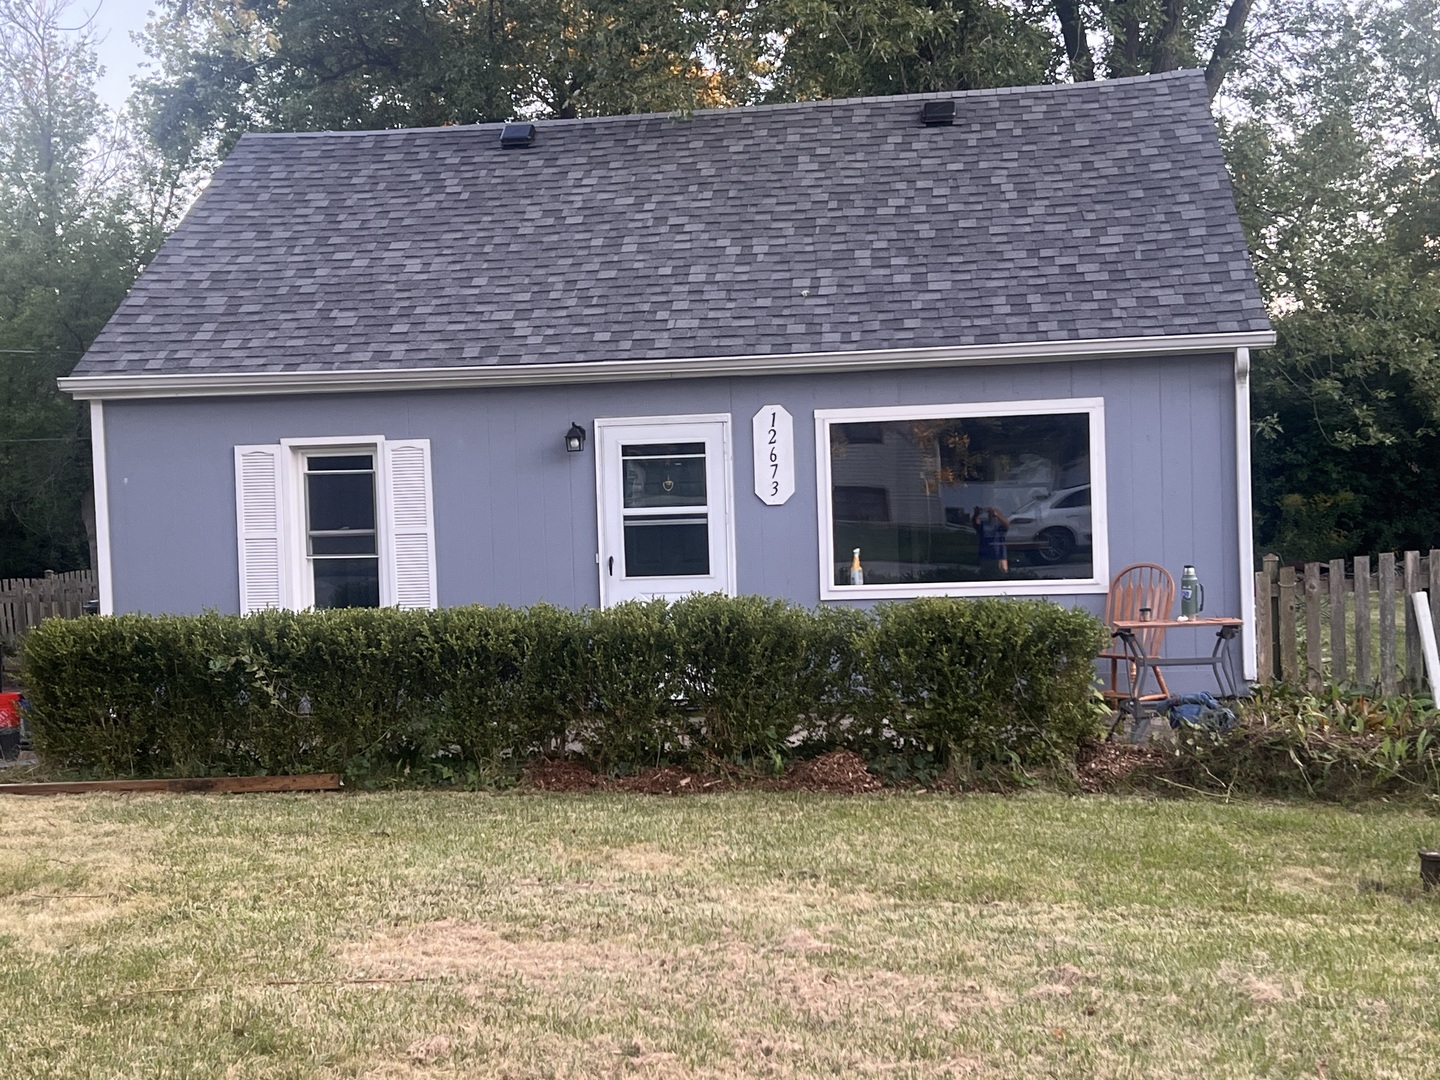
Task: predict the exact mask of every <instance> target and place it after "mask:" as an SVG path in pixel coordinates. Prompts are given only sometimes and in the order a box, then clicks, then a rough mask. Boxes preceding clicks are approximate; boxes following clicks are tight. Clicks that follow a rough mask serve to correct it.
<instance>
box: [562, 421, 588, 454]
mask: <svg viewBox="0 0 1440 1080" xmlns="http://www.w3.org/2000/svg"><path fill="white" fill-rule="evenodd" d="M565 449H566V451H567V452H568V453H571V454H578V453H580V451H581V450H584V449H585V429H584V428H583V427H581V426H580V425H579V424H571V425H570V430H569V431H567V432H565Z"/></svg>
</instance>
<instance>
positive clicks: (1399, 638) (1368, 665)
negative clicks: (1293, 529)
mask: <svg viewBox="0 0 1440 1080" xmlns="http://www.w3.org/2000/svg"><path fill="white" fill-rule="evenodd" d="M1421 591H1423V592H1426V593H1428V594H1429V596H1428V600H1429V607H1430V615H1431V618H1432V619H1433V620H1434V621H1435V625H1436V626H1440V551H1437V550H1433V549H1432V550H1431V551H1430V553H1429V554H1427V555H1422V554H1421V553H1420V552H1418V551H1407V552H1405V553H1404V554H1402V555H1400V556H1399V557H1397V556H1396V555H1395V554H1394V553H1393V552H1386V553H1384V554H1382V555H1380V556H1378V557H1377V558H1375V559H1373V560H1372V559H1371V558H1370V557H1369V556H1366V555H1357V556H1356V557H1355V558H1354V559H1350V560H1347V559H1334V560H1332V561H1331V562H1328V563H1306V564H1304V566H1303V567H1300V568H1297V567H1295V566H1281V565H1280V560H1279V559H1278V558H1277V557H1276V556H1274V555H1267V556H1266V557H1265V559H1264V560H1263V567H1262V569H1260V570H1259V571H1257V572H1256V574H1255V645H1256V653H1257V659H1258V670H1257V674H1258V676H1259V680H1258V681H1260V682H1271V681H1278V682H1284V683H1289V684H1290V685H1292V686H1303V687H1305V688H1306V689H1310V690H1317V689H1319V688H1320V687H1322V686H1324V685H1326V684H1328V683H1334V684H1337V685H1339V686H1343V687H1347V688H1350V689H1358V690H1366V691H1372V692H1374V691H1378V692H1380V693H1382V694H1394V693H1399V692H1419V691H1421V690H1423V689H1424V687H1425V662H1424V654H1423V652H1422V650H1421V646H1420V627H1419V624H1418V623H1417V622H1416V620H1415V609H1414V607H1413V605H1412V603H1411V601H1410V595H1411V594H1412V593H1415V592H1421Z"/></svg>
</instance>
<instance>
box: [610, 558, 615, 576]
mask: <svg viewBox="0 0 1440 1080" xmlns="http://www.w3.org/2000/svg"><path fill="white" fill-rule="evenodd" d="M610 576H611V577H614V576H615V556H614V555H611V556H610Z"/></svg>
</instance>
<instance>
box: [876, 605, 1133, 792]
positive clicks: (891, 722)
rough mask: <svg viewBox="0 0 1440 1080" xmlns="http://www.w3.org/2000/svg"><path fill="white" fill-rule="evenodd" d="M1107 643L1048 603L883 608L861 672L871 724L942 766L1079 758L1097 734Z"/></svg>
mask: <svg viewBox="0 0 1440 1080" xmlns="http://www.w3.org/2000/svg"><path fill="white" fill-rule="evenodd" d="M1105 641H1106V636H1105V632H1104V629H1103V627H1102V626H1101V625H1100V623H1099V622H1098V621H1097V620H1096V619H1095V618H1093V617H1092V616H1090V615H1088V614H1086V613H1084V612H1081V611H1073V610H1067V609H1065V608H1061V607H1058V606H1056V605H1054V604H1050V603H1045V602H1043V601H1027V600H1002V599H988V598H987V599H980V600H955V599H951V598H948V597H927V598H924V599H920V600H911V601H906V602H905V603H898V604H883V605H881V606H880V607H879V608H878V609H877V610H876V626H875V631H874V635H873V637H872V639H871V642H870V647H869V649H868V650H867V663H866V666H865V682H866V684H867V686H868V687H869V691H870V695H871V697H870V700H869V702H868V703H867V704H868V707H869V710H870V714H871V717H872V723H873V722H876V721H878V723H877V724H875V727H878V728H879V729H880V731H881V732H882V733H885V734H890V735H892V737H893V739H894V740H896V742H897V743H898V744H899V747H900V748H902V749H903V748H905V747H906V746H907V744H908V745H909V746H911V747H923V748H924V749H926V750H929V751H932V752H933V753H935V754H936V755H937V757H938V759H939V761H940V763H941V764H942V765H944V764H960V765H975V766H981V767H983V766H984V765H986V764H989V763H992V762H1005V763H1011V764H1028V763H1031V762H1040V761H1046V760H1055V759H1071V760H1073V758H1074V756H1075V752H1076V750H1077V749H1078V747H1079V744H1080V742H1081V741H1082V740H1083V739H1085V738H1087V737H1093V736H1094V735H1096V734H1098V732H1099V729H1100V727H1099V726H1100V717H1101V715H1102V714H1101V712H1100V710H1098V709H1097V708H1096V704H1095V702H1096V695H1095V689H1094V687H1095V670H1094V658H1095V655H1096V653H1098V652H1099V651H1100V649H1101V648H1102V647H1103V646H1104V644H1105ZM872 730H875V728H874V727H872Z"/></svg>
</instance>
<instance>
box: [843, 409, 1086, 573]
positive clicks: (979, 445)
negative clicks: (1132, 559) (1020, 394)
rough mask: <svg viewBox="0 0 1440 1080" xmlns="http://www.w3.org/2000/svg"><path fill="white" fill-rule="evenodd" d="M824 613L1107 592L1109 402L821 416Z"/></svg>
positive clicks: (851, 411)
mask: <svg viewBox="0 0 1440 1080" xmlns="http://www.w3.org/2000/svg"><path fill="white" fill-rule="evenodd" d="M815 427H816V460H817V472H818V484H819V491H820V595H821V597H822V598H824V599H831V600H833V599H843V598H872V599H887V598H903V597H911V596H925V595H934V594H939V595H952V596H965V595H994V594H998V595H1024V594H1027V593H1030V594H1036V593H1039V594H1054V593H1077V592H1104V591H1105V589H1106V588H1107V586H1108V578H1109V548H1108V543H1107V537H1106V529H1105V428H1104V401H1103V399H1101V398H1067V399H1061V400H1048V401H1011V402H984V403H968V404H953V405H914V406H901V407H887V408H883V409H874V408H869V409H829V410H818V411H817V412H816V413H815Z"/></svg>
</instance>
